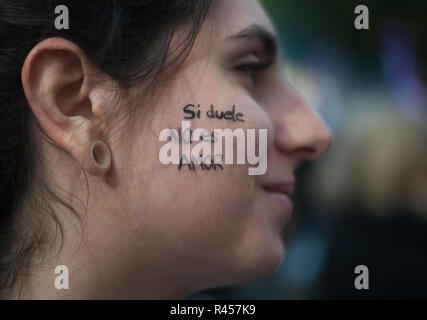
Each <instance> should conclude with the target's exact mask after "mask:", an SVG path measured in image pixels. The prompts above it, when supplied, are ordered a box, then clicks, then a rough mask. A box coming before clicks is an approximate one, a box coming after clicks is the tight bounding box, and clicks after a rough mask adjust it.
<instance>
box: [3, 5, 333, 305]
mask: <svg viewBox="0 0 427 320" xmlns="http://www.w3.org/2000/svg"><path fill="white" fill-rule="evenodd" d="M61 5H65V6H66V7H67V8H68V10H69V29H60V30H57V29H55V27H54V26H55V24H54V20H55V18H56V14H55V5H53V6H52V4H51V3H49V4H45V3H42V4H38V3H37V4H36V3H35V2H34V1H24V0H22V1H2V6H1V9H0V23H1V24H0V43H1V49H0V50H1V53H0V56H1V65H0V68H1V75H2V78H1V84H0V101H1V103H0V106H1V107H0V110H1V111H0V112H1V115H2V116H1V120H0V121H1V126H0V157H1V158H0V159H1V161H0V165H1V167H0V173H1V183H2V184H1V188H0V194H1V197H2V204H3V208H4V209H3V210H2V216H1V219H2V220H1V260H0V262H1V280H2V282H1V288H2V289H1V292H2V295H3V297H5V298H24V299H33V298H35V299H46V298H47V299H49V298H54V299H70V298H78V299H103V298H105V299H116V298H121V299H126V298H129V299H140V298H156V299H157V298H160V299H163V298H184V297H186V296H187V295H189V294H190V293H193V292H195V291H198V290H200V289H204V288H210V287H216V286H222V285H228V284H233V283H238V282H242V281H246V280H249V279H253V278H258V277H262V276H266V275H268V274H270V273H271V272H273V271H274V270H275V268H276V267H277V266H278V265H279V263H280V261H281V259H282V255H283V245H282V242H281V239H280V229H281V227H282V226H283V224H284V223H285V222H286V221H287V220H288V219H289V218H290V215H291V211H292V208H291V206H289V197H290V195H291V193H292V191H293V188H294V184H295V181H294V171H295V169H296V167H297V165H298V164H299V163H300V162H301V161H304V160H312V159H315V158H318V157H319V156H321V155H322V154H323V153H325V152H326V151H327V150H328V148H329V147H330V145H331V134H330V131H329V130H328V128H327V127H326V126H325V125H324V123H323V122H322V120H321V119H320V118H319V117H318V116H317V115H316V114H315V113H314V112H313V111H312V110H311V109H310V108H309V107H308V106H307V105H305V103H304V102H303V101H302V99H301V98H300V97H299V96H298V95H297V94H296V93H295V92H294V91H293V90H292V89H290V88H289V86H288V85H287V83H286V82H285V81H284V79H283V77H282V74H281V65H280V60H279V55H278V52H277V43H276V40H275V39H276V36H275V31H274V28H273V26H272V24H271V22H270V20H269V18H268V17H267V15H266V14H265V12H264V11H263V9H262V7H261V6H260V4H259V3H258V1H257V0H213V1H207V0H204V1H199V0H185V1H183V0H165V1H159V0H151V1H137V0H135V1H131V0H128V1H108V2H107V3H102V4H101V3H100V2H95V1H91V2H89V3H88V2H86V1H77V0H75V1H73V0H70V1H61ZM188 104H194V105H195V106H198V105H199V104H200V110H201V114H202V115H205V114H206V113H205V112H207V111H209V108H210V107H211V105H212V106H214V107H215V109H217V110H220V111H224V112H225V111H227V110H229V109H230V106H235V108H236V109H237V110H238V111H239V112H240V113H241V116H240V119H242V120H244V121H226V120H225V119H222V120H219V119H212V118H209V117H205V116H202V117H200V119H198V118H195V119H193V120H191V126H192V128H206V129H209V130H213V129H216V128H217V129H222V128H224V129H225V128H231V129H233V130H234V129H238V128H240V129H243V130H246V129H267V132H268V141H267V144H268V145H267V147H268V148H267V150H268V166H267V171H266V173H265V174H263V175H249V174H248V166H249V165H248V164H246V165H242V164H235V165H224V166H223V170H220V169H219V168H218V170H210V171H207V170H205V171H201V170H198V171H196V170H190V169H185V168H181V170H179V169H177V167H178V166H177V165H168V166H165V165H164V164H162V163H161V162H160V161H159V150H160V148H161V147H162V145H163V144H164V142H160V141H159V134H160V132H161V131H162V130H163V129H165V128H176V129H178V128H179V127H180V126H181V123H182V120H183V119H184V116H185V113H184V112H183V108H184V107H185V106H186V105H188ZM57 266H61V267H60V268H59V269H57ZM63 266H65V267H66V269H64V267H63ZM55 270H56V271H57V272H58V270H67V271H68V275H69V279H68V283H67V284H68V289H67V288H66V287H67V286H66V285H65V280H63V281H62V287H61V286H59V289H58V281H57V280H58V277H60V276H65V273H64V274H62V273H61V272H62V271H60V274H58V273H55ZM64 287H65V288H64Z"/></svg>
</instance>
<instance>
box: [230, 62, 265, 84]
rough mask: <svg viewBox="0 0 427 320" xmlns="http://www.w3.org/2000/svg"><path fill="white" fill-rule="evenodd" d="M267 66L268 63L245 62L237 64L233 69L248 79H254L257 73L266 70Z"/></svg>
mask: <svg viewBox="0 0 427 320" xmlns="http://www.w3.org/2000/svg"><path fill="white" fill-rule="evenodd" d="M269 66H270V63H247V64H242V65H240V66H237V67H235V69H236V70H237V71H239V72H241V73H242V74H243V75H245V76H246V77H248V78H249V79H251V80H256V77H257V75H258V74H259V73H260V72H262V71H264V70H266V69H267V68H268V67H269Z"/></svg>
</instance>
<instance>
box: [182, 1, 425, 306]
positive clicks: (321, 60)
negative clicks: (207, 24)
mask: <svg viewBox="0 0 427 320" xmlns="http://www.w3.org/2000/svg"><path fill="white" fill-rule="evenodd" d="M262 4H263V5H264V7H265V9H266V11H267V13H268V14H269V15H270V17H271V19H272V21H273V23H274V25H275V26H276V29H277V32H278V34H279V36H280V45H281V49H282V52H283V65H284V70H283V72H284V75H285V77H286V79H287V80H288V81H289V83H290V84H291V85H292V86H293V87H294V88H295V89H296V90H297V91H299V92H300V93H301V95H302V96H303V97H304V98H305V99H306V100H307V102H308V103H309V104H310V105H311V106H312V107H313V108H314V109H315V110H317V111H318V112H319V113H320V114H321V115H322V116H323V117H324V119H325V121H326V122H327V123H328V125H329V126H330V127H331V130H332V131H333V133H334V137H335V144H334V146H333V148H332V150H331V151H330V152H329V154H328V155H327V156H326V157H324V158H323V159H322V160H321V161H318V162H315V163H307V164H305V165H303V166H302V167H300V169H299V171H298V172H297V181H298V183H297V190H298V191H297V194H296V197H295V203H296V215H295V217H294V218H293V221H292V222H291V224H290V225H289V226H288V228H287V229H286V230H284V232H283V238H284V240H286V243H287V244H286V252H285V259H284V260H283V262H282V264H281V266H280V267H279V268H278V270H277V271H276V272H275V273H274V274H273V275H272V276H270V277H268V278H267V279H261V280H256V281H252V282H250V283H247V284H243V285H239V286H233V287H226V288H218V289H213V290H208V291H205V292H201V293H199V294H197V295H195V296H194V297H190V298H195V299H199V298H206V299H218V298H220V299H221V298H222V299H230V298H231V299H385V298H389V299H410V298H415V299H427V133H426V128H427V126H426V120H427V90H426V89H427V87H426V82H427V65H426V64H427V36H426V30H427V19H426V17H425V16H426V15H427V1H425V0H423V1H415V0H407V1H395V0H394V1H385V0H382V1H381V0H371V1H363V2H360V1H353V0H345V1H343V0H323V1H314V0H310V1H308V0H263V1H262ZM360 4H363V5H366V6H367V7H368V8H369V26H370V29H369V30H357V29H356V28H355V26H354V21H355V18H356V16H357V14H355V13H354V10H355V8H356V6H357V5H360ZM358 265H366V266H367V267H368V269H369V287H370V288H369V290H357V289H356V288H355V285H354V281H355V278H356V277H357V274H355V272H354V270H355V267H356V266H358Z"/></svg>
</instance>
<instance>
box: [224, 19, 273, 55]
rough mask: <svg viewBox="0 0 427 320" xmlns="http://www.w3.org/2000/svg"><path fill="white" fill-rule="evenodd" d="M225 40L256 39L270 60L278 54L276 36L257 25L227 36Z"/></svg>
mask: <svg viewBox="0 0 427 320" xmlns="http://www.w3.org/2000/svg"><path fill="white" fill-rule="evenodd" d="M227 39H258V40H261V42H262V44H263V49H264V51H265V53H266V54H267V55H268V56H269V58H270V59H274V58H275V57H276V55H277V52H278V48H279V45H278V40H277V36H276V35H275V34H273V33H271V32H270V31H269V30H267V29H266V28H265V27H263V26H261V25H259V24H252V25H250V26H249V27H247V28H245V29H243V30H241V31H239V32H238V33H236V34H234V35H231V36H229V37H228V38H227Z"/></svg>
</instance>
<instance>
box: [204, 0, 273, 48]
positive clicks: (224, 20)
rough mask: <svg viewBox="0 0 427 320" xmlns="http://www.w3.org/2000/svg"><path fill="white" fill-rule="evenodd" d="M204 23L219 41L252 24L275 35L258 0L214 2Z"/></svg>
mask: <svg viewBox="0 0 427 320" xmlns="http://www.w3.org/2000/svg"><path fill="white" fill-rule="evenodd" d="M206 22H207V25H210V28H212V29H214V30H215V34H216V37H220V39H219V40H223V39H225V38H227V37H229V36H230V35H233V34H236V33H238V32H240V31H241V30H243V29H245V28H247V27H248V26H250V25H254V24H257V25H260V26H262V27H264V28H265V29H266V30H267V31H270V32H271V33H272V34H274V35H275V34H276V30H275V28H274V26H273V24H272V23H271V20H270V18H269V17H268V15H267V14H266V12H265V10H264V9H263V7H262V6H261V4H260V3H259V1H258V0H216V1H214V6H213V7H212V10H211V11H210V13H209V15H208V17H207V21H206Z"/></svg>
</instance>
